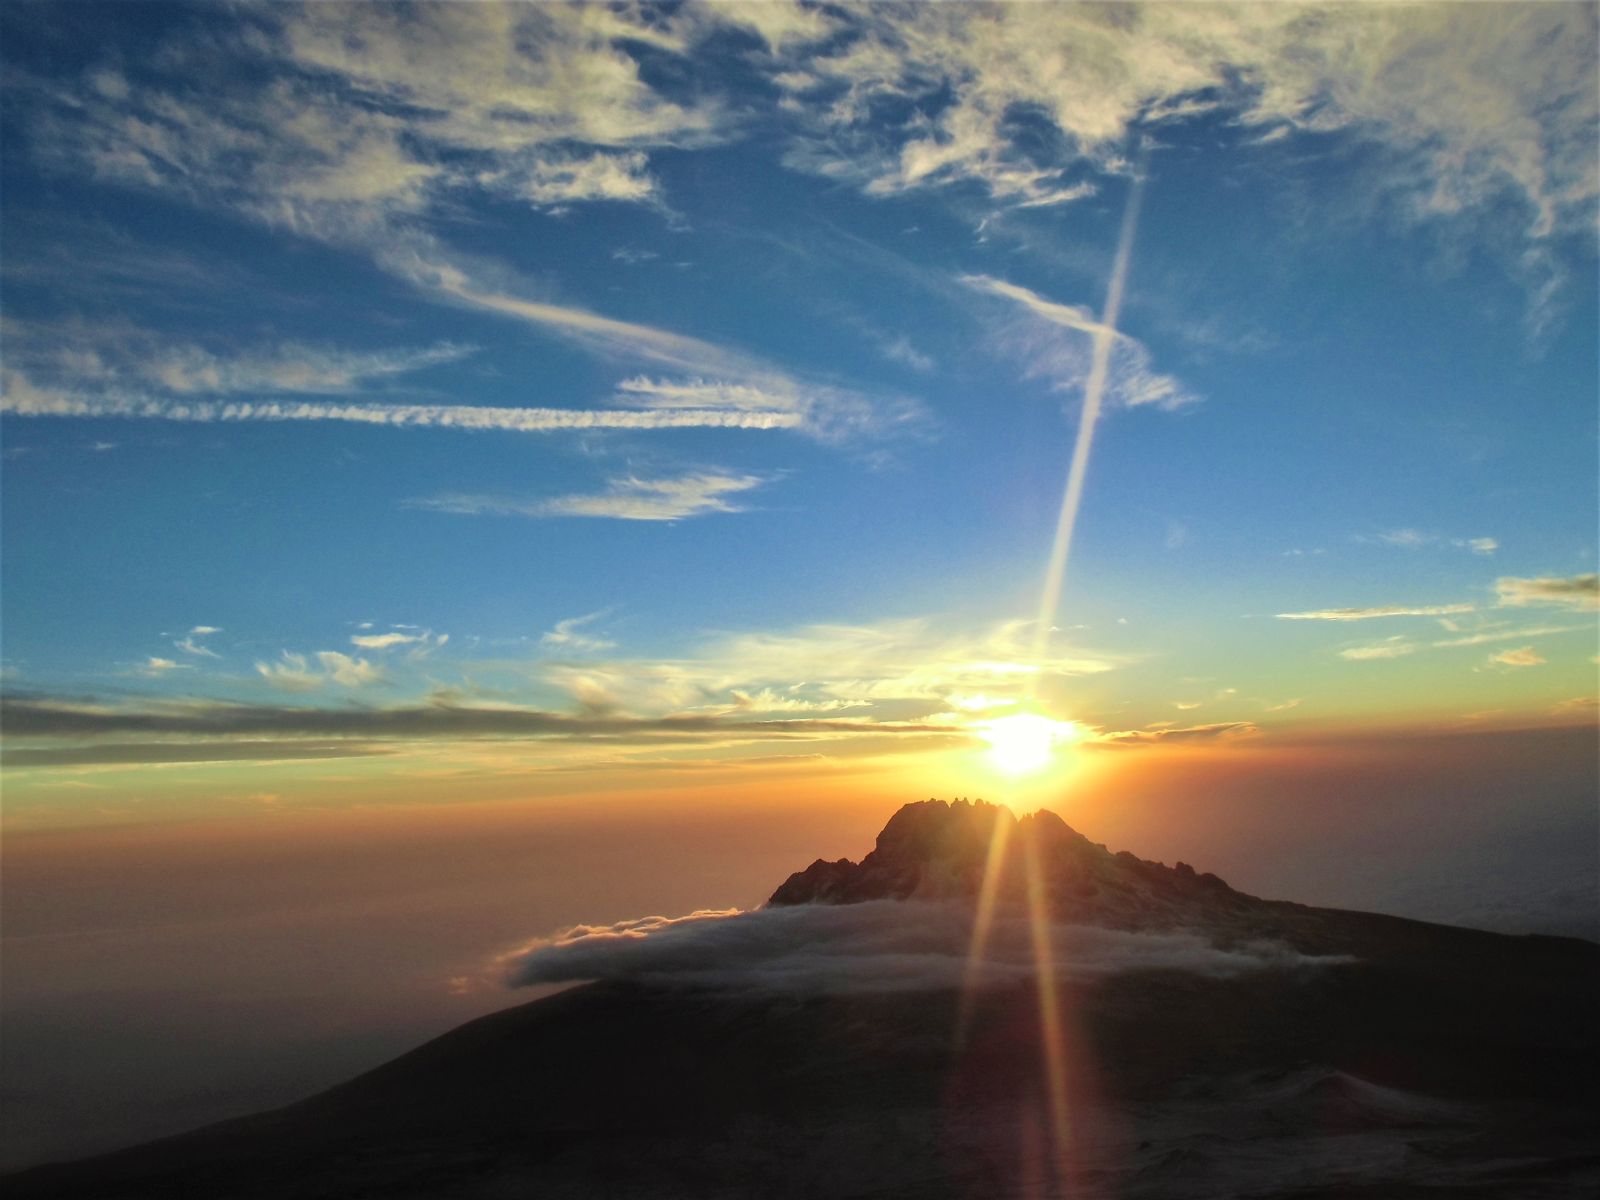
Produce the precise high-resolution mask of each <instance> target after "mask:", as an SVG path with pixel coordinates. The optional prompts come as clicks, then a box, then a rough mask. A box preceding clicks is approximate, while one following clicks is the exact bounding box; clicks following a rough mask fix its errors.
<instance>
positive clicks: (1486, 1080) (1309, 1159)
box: [4, 802, 1600, 1200]
mask: <svg viewBox="0 0 1600 1200" xmlns="http://www.w3.org/2000/svg"><path fill="white" fill-rule="evenodd" d="M1000 824H1004V826H1005V831H1004V833H1002V834H1001V835H1000V836H1001V838H1002V842H1001V851H1000V852H999V853H998V854H996V855H995V859H994V861H995V865H996V868H997V870H998V871H999V875H998V881H997V883H996V884H995V885H994V886H993V891H994V894H995V896H996V897H997V900H996V906H997V907H1006V906H1010V905H1017V906H1028V903H1029V902H1028V897H1029V894H1030V880H1031V881H1032V885H1031V893H1032V895H1034V896H1036V897H1041V898H1043V901H1042V902H1043V905H1044V906H1045V907H1048V908H1049V909H1050V911H1051V912H1052V913H1053V916H1054V919H1055V920H1056V921H1057V922H1063V921H1073V922H1077V921H1088V922H1093V923H1095V924H1098V925H1104V926H1108V927H1111V928H1115V929H1119V930H1124V931H1129V932H1128V933H1127V934H1126V935H1122V934H1119V935H1118V936H1119V937H1122V936H1126V937H1131V938H1136V939H1137V938H1142V937H1146V936H1148V937H1157V936H1158V935H1157V934H1156V933H1154V932H1152V931H1157V930H1166V931H1170V930H1179V929H1182V930H1199V931H1202V932H1204V934H1205V936H1206V938H1207V939H1208V944H1210V945H1217V946H1220V945H1226V944H1244V943H1245V942H1246V941H1249V940H1252V939H1253V941H1252V944H1260V943H1262V942H1263V941H1271V942H1273V943H1281V944H1282V945H1285V946H1292V947H1294V948H1295V949H1296V950H1297V951H1299V952H1300V954H1301V955H1303V956H1310V955H1316V956H1322V957H1319V958H1316V959H1306V960H1305V962H1302V963H1301V964H1300V965H1296V966H1293V967H1292V968H1291V967H1283V968H1281V969H1280V968H1275V967H1270V966H1269V967H1263V968H1260V969H1252V970H1244V971H1239V972H1235V973H1214V972H1207V971H1204V970H1189V969H1183V968H1182V967H1166V968H1160V969H1150V968H1137V967H1135V968H1130V969H1109V970H1106V971H1104V972H1103V973H1101V974H1100V975H1098V976H1095V977H1089V978H1085V977H1078V976H1074V975H1073V974H1071V973H1070V972H1067V973H1064V974H1062V975H1061V976H1060V977H1059V979H1058V978H1057V976H1056V975H1055V974H1052V975H1051V976H1050V979H1051V980H1053V981H1055V983H1054V986H1052V987H1049V988H1041V987H1038V986H1037V985H1036V980H1035V979H1032V978H1028V979H1022V980H1011V981H1009V982H1000V983H996V984H992V985H990V986H986V987H983V988H981V989H978V990H976V991H969V992H965V993H964V992H963V991H961V990H959V989H948V988H946V989H936V990H926V991H920V992H915V993H908V992H905V991H897V992H883V991H873V990H870V989H869V990H860V991H848V990H847V991H844V992H841V993H837V994H834V993H827V992H813V993H800V992H785V991H782V990H778V989H774V988H772V987H770V986H768V987H760V988H742V987H740V986H736V985H730V986H721V987H715V988H712V987H706V986H694V987H690V986H684V985H682V984H672V983H667V982H654V983H651V982H643V983H641V982H638V981H601V982H597V983H592V984H588V985H585V986H581V987H576V988H573V989H571V990H569V991H567V992H564V993H561V994H559V995H556V996H553V997H550V998H547V999H543V1000H538V1001H535V1002H533V1003H531V1004H525V1005H522V1006H519V1007H516V1008H511V1009H507V1010H506V1011H504V1012H500V1013H496V1014H494V1015H492V1016H489V1017H485V1018H482V1019H480V1020H477V1021H474V1022H471V1023H470V1024H467V1025H464V1026H462V1027H461V1028H459V1029H457V1030H455V1031H453V1032H451V1033H449V1034H446V1035H445V1036H443V1037H441V1038H438V1039H436V1040H434V1041H432V1042H430V1043H428V1044H427V1045H425V1046H422V1047H420V1048H419V1049H417V1050H415V1051H413V1052H411V1053H410V1054H407V1055H405V1056H403V1057H401V1058H399V1059H396V1060H394V1061H393V1062H390V1063H388V1064H386V1065H385V1066H382V1067H380V1068H378V1069H377V1070H375V1071H372V1072H369V1073H368V1074H366V1075H363V1076H361V1077H359V1078H357V1079H355V1080H352V1081H350V1082H349V1083H346V1084H344V1085H342V1086H340V1087H337V1088H334V1089H332V1090H330V1091H327V1092H324V1093H322V1094H320V1095H318V1096H314V1097H311V1098H310V1099H308V1100H305V1101H302V1102H301V1103H299V1104H295V1105H292V1106H290V1107H288V1108H284V1109H280V1110H277V1111H275V1112H269V1113H263V1114H261V1115H258V1116H254V1117H249V1118H245V1119H243V1120H237V1121H230V1122H226V1123H223V1124H220V1125H215V1126H212V1127H209V1128H206V1129H202V1130H198V1131H196V1132H194V1133H190V1134H186V1135H183V1136H181V1137H176V1138H169V1139H166V1140H164V1141H160V1142H155V1143H151V1144H149V1145H146V1146H141V1147H136V1148H133V1149H131V1150H125V1151H121V1152H118V1153H115V1154H109V1155H103V1156H100V1157H98V1158H94V1159H89V1160H86V1161H83V1162H79V1163H71V1164H63V1165H56V1166H49V1167H40V1168H35V1169H33V1170H29V1171H24V1172H20V1173H17V1174H15V1175H13V1176H11V1177H10V1178H8V1179H6V1180H5V1181H4V1183H5V1185H6V1186H5V1194H6V1196H7V1197H8V1200H22V1198H25V1197H95V1198H96V1200H118V1198H133V1197H163V1198H165V1197H206V1198H208V1200H209V1198H217V1200H226V1198H235V1200H258V1198H259V1200H266V1198H268V1197H271V1198H272V1200H280V1198H286V1197H326V1198H333V1197H358V1196H360V1197H368V1196H370V1197H419V1198H420V1197H438V1198H449V1197H461V1198H466V1197H472V1198H483V1200H489V1198H491V1197H522V1196H538V1197H541V1198H543V1197H591V1196H601V1197H762V1196H782V1197H809V1196H830V1197H831V1196H862V1197H865V1196H874V1197H908V1198H909V1197H984V1198H991V1197H996V1198H998V1197H1012V1196H1015V1197H1022V1196H1073V1197H1149V1198H1166V1197H1171V1198H1192V1197H1209V1196H1250V1197H1271V1196H1282V1197H1300V1198H1307V1200H1309V1198H1312V1197H1327V1198H1332V1197H1335V1196H1338V1197H1366V1198H1369V1200H1378V1198H1380V1197H1383V1198H1389V1197H1405V1196H1423V1195H1426V1196H1428V1197H1466V1196H1473V1197H1500V1196H1503V1197H1518V1198H1524V1197H1526V1198H1538V1197H1569V1196H1570V1197H1578V1196H1584V1197H1587V1196H1590V1195H1593V1194H1595V1190H1596V1185H1597V1184H1600V1152H1597V1147H1596V1144H1595V1136H1594V1130H1595V1129H1597V1128H1600V1095H1597V1091H1600V1089H1597V1079H1600V1039H1597V1036H1596V1016H1595V1014H1596V1013H1597V1012H1600V946H1595V945H1593V944H1591V943H1588V942H1583V941H1578V940H1574V939H1565V938H1550V937H1509V936H1504V935H1498V934H1490V933H1483V932H1479V931H1475V930H1467V929H1456V928H1450V927H1445V926H1438V925H1429V924H1425V923H1422V922H1416V921H1407V920H1402V919H1400V918H1395V917H1386V916H1380V915H1376V914H1367V913H1352V912H1342V911H1336V910H1328V909H1316V908H1308V907H1305V906H1301V905H1296V904H1289V903H1284V902H1279V901H1268V900H1261V899H1257V898H1255V897H1250V896H1246V895H1243V894H1242V893H1239V892H1236V891H1234V890H1233V889H1231V888H1229V887H1228V886H1227V885H1226V884H1224V883H1223V882H1222V881H1221V880H1219V879H1216V878H1215V877H1214V876H1207V875H1201V874H1197V873H1195V872H1193V871H1192V870H1190V869H1188V868H1186V867H1184V866H1183V865H1182V864H1179V865H1178V866H1176V867H1170V868H1169V867H1166V866H1163V865H1161V864H1159V863H1150V862H1145V861H1142V860H1139V859H1137V858H1135V857H1133V856H1132V855H1129V854H1112V853H1110V852H1109V851H1107V850H1106V849H1105V848H1104V847H1102V846H1098V845H1095V844H1094V843H1092V842H1090V841H1088V840H1087V839H1086V838H1084V837H1082V836H1081V835H1079V834H1077V833H1075V832H1074V831H1072V830H1071V829H1070V828H1068V827H1067V826H1066V825H1065V824H1064V823H1063V822H1061V821H1060V819H1059V818H1057V817H1055V816H1054V815H1053V814H1048V813H1040V814H1035V815H1033V816H1032V817H1024V818H1021V819H1020V820H1017V819H1014V818H1013V817H1012V816H1011V814H1010V813H1009V812H1006V811H1005V810H1000V809H996V808H993V807H992V806H989V805H983V804H964V803H959V802H958V803H957V804H954V805H948V804H943V803H940V802H929V803H927V804H915V805H908V806H907V807H905V808H903V809H901V810H900V812H898V813H897V814H895V816H894V817H893V819H892V820H891V821H890V822H889V824H888V825H887V826H886V827H885V829H884V831H883V833H882V834H881V835H880V836H879V838H878V842H877V846H876V848H875V849H874V850H873V851H872V852H871V853H870V854H868V855H867V856H866V857H865V858H864V859H863V860H862V861H861V862H860V863H859V864H856V863H851V862H849V861H844V860H841V861H840V862H836V863H826V862H821V861H819V862H816V863H813V864H812V865H811V866H810V867H809V868H807V869H806V870H804V871H801V872H798V873H797V874H795V875H793V876H791V877H790V878H789V880H788V881H786V882H785V883H784V884H783V885H782V886H781V887H779V888H778V890H777V892H775V893H774V895H773V897H772V902H771V903H772V905H773V906H774V907H775V908H788V907H791V906H796V905H808V904H810V905H816V904H839V905H843V904H867V905H871V904H876V905H879V906H880V908H881V907H882V906H884V905H890V906H893V905H894V903H895V902H899V903H900V904H902V905H904V908H903V909H902V908H898V907H895V908H893V911H894V912H896V913H901V914H903V915H904V917H905V919H906V923H907V924H908V925H909V926H912V927H914V926H915V924H916V922H917V920H918V918H919V914H922V913H924V912H927V913H930V914H931V913H933V912H935V911H944V910H945V908H946V907H947V905H948V902H950V901H952V900H963V899H975V898H977V897H978V896H979V895H980V893H981V892H982V891H983V882H984V877H985V873H986V869H987V864H988V863H989V860H990V848H991V846H992V845H994V844H995V830H996V827H997V825H1000ZM1029 856H1032V858H1031V859H1030V858H1029ZM1030 862H1031V863H1034V864H1037V867H1038V870H1037V873H1036V874H1034V875H1030V871H1031V869H1032V868H1031V867H1030ZM931 902H943V903H931ZM1032 907H1033V909H1035V910H1036V909H1037V908H1038V907H1039V905H1034V906H1032ZM863 911H864V912H865V911H867V910H863ZM731 919H732V920H739V919H740V918H731ZM1160 936H1166V935H1160ZM824 949H825V948H824ZM903 953H904V951H903V948H901V947H899V946H898V945H896V946H886V947H885V950H884V954H885V961H886V962H888V961H890V960H891V959H892V958H894V956H896V955H903ZM1328 956H1338V957H1336V958H1334V957H1328ZM1297 961H1298V960H1297ZM1306 963H1309V964H1310V965H1306Z"/></svg>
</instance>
